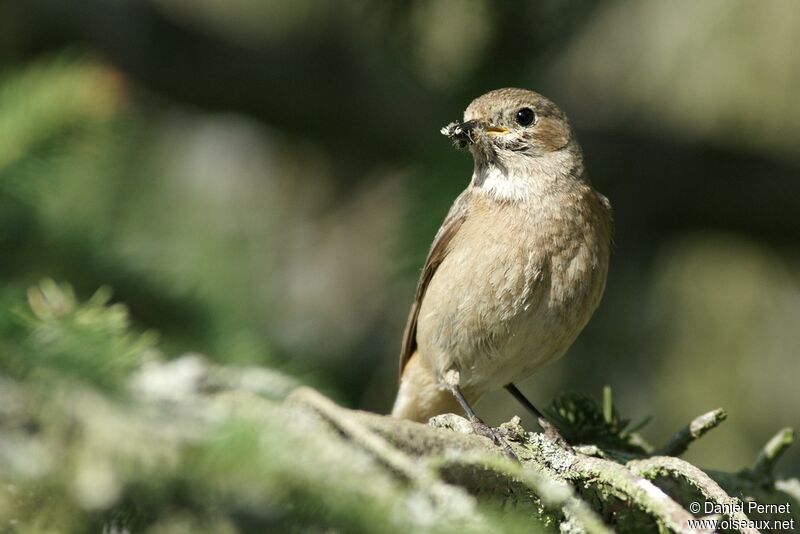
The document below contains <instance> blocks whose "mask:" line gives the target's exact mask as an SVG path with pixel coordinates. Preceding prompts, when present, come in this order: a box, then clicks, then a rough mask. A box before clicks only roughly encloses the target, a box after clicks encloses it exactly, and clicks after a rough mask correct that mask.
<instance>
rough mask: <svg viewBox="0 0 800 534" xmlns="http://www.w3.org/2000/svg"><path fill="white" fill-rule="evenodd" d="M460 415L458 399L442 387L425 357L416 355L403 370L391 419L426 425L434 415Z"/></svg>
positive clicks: (413, 355) (415, 353) (416, 353)
mask: <svg viewBox="0 0 800 534" xmlns="http://www.w3.org/2000/svg"><path fill="white" fill-rule="evenodd" d="M443 413H458V414H460V413H461V407H460V406H459V405H458V402H457V401H456V399H455V397H453V395H452V394H451V393H450V392H449V391H446V390H444V389H440V388H439V384H438V383H437V381H436V378H435V377H434V376H433V373H432V372H431V370H430V368H429V367H428V364H427V363H426V362H425V360H424V358H422V357H420V355H419V352H414V354H412V355H411V358H409V360H408V362H407V363H406V366H405V367H404V368H403V375H402V377H401V378H400V390H399V391H398V392H397V399H395V401H394V408H392V416H393V417H399V418H401V419H410V420H412V421H419V422H421V423H426V422H427V421H428V419H430V418H431V417H433V416H434V415H439V414H443Z"/></svg>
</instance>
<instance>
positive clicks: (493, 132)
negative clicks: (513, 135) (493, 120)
mask: <svg viewBox="0 0 800 534" xmlns="http://www.w3.org/2000/svg"><path fill="white" fill-rule="evenodd" d="M484 131H485V132H486V135H488V136H489V137H498V136H500V135H505V134H507V133H508V128H504V127H502V126H487V127H486V128H485V129H484Z"/></svg>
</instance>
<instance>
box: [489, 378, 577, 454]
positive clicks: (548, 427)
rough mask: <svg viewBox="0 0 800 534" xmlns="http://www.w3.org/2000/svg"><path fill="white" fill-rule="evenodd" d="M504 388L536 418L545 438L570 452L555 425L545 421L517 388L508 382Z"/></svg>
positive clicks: (542, 415)
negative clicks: (547, 437)
mask: <svg viewBox="0 0 800 534" xmlns="http://www.w3.org/2000/svg"><path fill="white" fill-rule="evenodd" d="M505 387H506V389H507V390H508V392H509V393H511V395H513V396H514V398H515V399H517V401H519V403H520V404H522V405H523V406H524V407H525V409H526V410H528V411H529V412H530V413H531V415H533V416H534V417H535V418H536V421H537V422H538V423H539V426H540V427H542V430H544V433H545V435H546V436H549V437H550V438H551V439H553V440H554V441H555V442H556V443H558V444H559V445H561V447H563V448H565V449H567V450H569V451H571V450H572V447H571V446H570V444H569V443H567V440H565V439H564V436H562V435H561V432H559V431H558V429H557V428H556V427H555V425H554V424H553V423H551V422H550V421H548V420H547V418H546V417H545V416H544V414H543V413H542V412H540V411H539V409H538V408H537V407H536V406H534V405H533V403H532V402H531V401H529V400H528V399H527V398H526V397H525V395H523V394H522V392H521V391H520V390H519V389H518V388H517V386H515V385H514V384H513V383H511V382H509V383H508V384H506V386H505Z"/></svg>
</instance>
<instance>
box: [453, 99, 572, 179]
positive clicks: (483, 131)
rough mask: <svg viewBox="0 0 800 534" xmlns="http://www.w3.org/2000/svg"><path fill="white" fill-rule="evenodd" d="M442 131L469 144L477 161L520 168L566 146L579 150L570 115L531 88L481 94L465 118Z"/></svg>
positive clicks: (465, 144)
mask: <svg viewBox="0 0 800 534" xmlns="http://www.w3.org/2000/svg"><path fill="white" fill-rule="evenodd" d="M442 134H444V135H446V136H447V137H449V138H450V139H452V140H453V141H454V143H455V144H456V145H457V146H458V147H460V148H464V147H469V149H470V152H472V154H473V156H474V158H475V162H476V164H499V165H501V166H504V167H510V166H511V167H516V166H517V165H525V164H526V160H528V159H529V158H542V157H544V156H547V155H548V154H552V153H556V152H559V151H563V150H564V149H569V150H570V151H573V150H574V151H575V152H579V149H578V148H577V143H576V142H575V140H574V135H573V133H572V128H571V127H570V125H569V121H568V120H567V117H566V115H564V113H563V112H562V111H561V110H560V109H559V108H558V106H556V105H555V104H553V103H552V102H551V101H550V100H548V99H547V98H545V97H544V96H542V95H540V94H539V93H535V92H533V91H528V90H525V89H514V88H507V89H497V90H495V91H490V92H488V93H486V94H485V95H483V96H480V97H478V98H476V99H475V100H473V101H472V103H471V104H470V105H469V106H468V107H467V109H466V111H465V112H464V120H463V121H458V122H453V123H451V124H449V125H448V126H445V127H444V128H442Z"/></svg>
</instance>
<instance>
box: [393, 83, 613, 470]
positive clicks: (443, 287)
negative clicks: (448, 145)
mask: <svg viewBox="0 0 800 534" xmlns="http://www.w3.org/2000/svg"><path fill="white" fill-rule="evenodd" d="M441 133H442V134H444V135H445V136H447V137H448V138H450V139H451V140H452V142H453V143H454V144H455V145H456V146H457V147H458V148H468V150H469V152H470V153H471V154H472V157H473V161H474V168H473V172H472V177H471V179H470V182H469V184H468V186H467V187H466V189H465V190H464V191H463V192H462V193H461V194H460V195H459V196H458V197H457V198H456V199H455V201H454V203H453V205H452V207H451V208H450V210H449V212H448V214H447V216H446V217H445V219H444V222H443V223H442V225H441V227H440V228H439V230H438V232H437V233H436V235H435V237H434V240H433V244H432V245H431V248H430V251H429V252H428V255H427V258H426V260H425V263H424V265H423V267H422V272H421V275H420V279H419V282H418V284H417V289H416V294H415V296H414V301H413V303H412V305H411V310H410V312H409V316H408V320H407V323H406V328H405V331H404V334H403V341H402V346H401V350H400V384H399V388H398V392H397V396H396V399H395V402H394V406H393V408H392V416H394V417H397V418H402V419H409V420H413V421H419V422H427V421H428V420H429V419H430V418H431V417H433V416H435V415H439V414H443V413H451V412H457V411H458V410H459V408H460V409H461V410H463V412H464V413H465V414H466V416H467V417H468V418H469V420H470V421H471V422H472V424H473V426H474V428H475V430H476V432H477V433H479V434H481V435H485V436H487V437H489V438H491V439H492V440H493V441H494V442H495V443H496V444H497V445H499V446H501V447H502V448H503V449H504V450H505V451H506V453H508V454H509V456H512V457H515V455H514V453H513V451H512V450H511V448H510V446H509V445H508V443H507V442H506V441H505V439H504V436H503V433H502V432H501V431H500V430H499V429H496V428H491V427H488V426H487V425H486V424H485V423H483V421H482V420H481V419H480V418H479V417H478V416H477V415H476V413H475V410H474V405H475V404H476V403H477V402H478V401H479V400H480V399H481V397H482V396H483V395H485V394H486V393H488V392H490V391H493V390H497V389H501V388H505V389H506V390H508V391H509V392H510V393H511V394H512V395H513V396H514V397H515V398H516V399H517V400H518V401H519V402H521V403H522V405H523V406H524V407H525V408H526V409H528V410H530V411H531V412H532V413H533V414H534V415H535V416H536V417H537V419H538V421H539V424H540V425H541V426H542V427H543V428H544V429H545V430H546V431H547V432H548V433H551V434H552V435H553V436H554V437H557V438H558V439H559V441H560V442H561V443H562V444H563V445H565V446H567V447H568V446H569V445H568V444H566V443H565V442H564V441H563V438H561V437H560V434H559V433H558V431H557V429H556V428H555V427H554V426H553V425H552V424H551V423H550V422H549V421H548V420H547V419H546V418H545V417H544V416H543V415H542V413H541V412H540V411H539V410H538V409H537V408H536V407H535V406H534V405H533V404H532V403H531V402H530V401H528V399H527V398H525V396H524V395H523V393H522V392H521V391H520V390H519V389H518V388H517V387H516V386H515V384H514V383H515V382H519V381H521V380H523V379H525V378H527V377H529V376H530V375H532V374H533V373H535V372H536V371H538V370H539V369H541V368H542V367H543V366H545V365H547V364H549V363H551V362H553V361H555V360H557V359H558V358H560V357H561V356H562V355H563V354H564V353H565V352H566V351H567V349H568V348H569V347H570V346H571V345H572V344H573V342H574V341H575V339H576V338H577V336H578V334H579V333H580V332H581V331H582V330H583V328H584V327H585V326H586V324H587V323H588V321H589V319H590V318H591V316H592V314H593V313H594V311H595V310H596V308H597V307H598V305H599V303H600V300H601V297H602V295H603V292H604V290H605V286H606V278H607V275H608V269H609V262H610V259H611V255H612V249H613V232H614V224H613V217H612V209H611V203H610V202H609V200H608V199H607V198H606V197H605V196H603V195H602V194H600V193H599V192H597V191H596V190H595V189H594V188H593V187H592V185H591V183H590V181H589V178H588V175H587V172H586V168H585V166H584V158H583V153H582V150H581V147H580V145H579V143H578V140H577V138H576V136H575V133H574V131H573V130H572V127H571V126H570V122H569V120H568V119H567V116H566V115H565V114H564V112H563V111H561V109H560V108H559V107H558V106H556V105H555V104H554V103H553V102H551V101H550V100H549V99H547V98H546V97H544V96H542V95H541V94H539V93H536V92H534V91H529V90H526V89H519V88H503V89H497V90H494V91H490V92H488V93H486V94H484V95H482V96H480V97H478V98H476V99H475V100H473V101H472V102H471V103H470V104H469V106H467V108H466V111H465V112H464V115H463V120H461V121H455V122H452V123H450V124H449V125H447V126H445V127H444V128H442V130H441Z"/></svg>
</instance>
